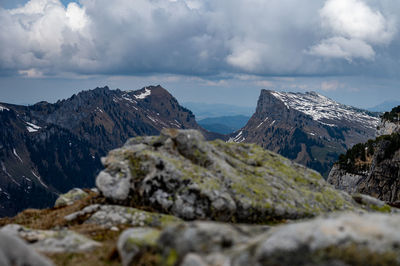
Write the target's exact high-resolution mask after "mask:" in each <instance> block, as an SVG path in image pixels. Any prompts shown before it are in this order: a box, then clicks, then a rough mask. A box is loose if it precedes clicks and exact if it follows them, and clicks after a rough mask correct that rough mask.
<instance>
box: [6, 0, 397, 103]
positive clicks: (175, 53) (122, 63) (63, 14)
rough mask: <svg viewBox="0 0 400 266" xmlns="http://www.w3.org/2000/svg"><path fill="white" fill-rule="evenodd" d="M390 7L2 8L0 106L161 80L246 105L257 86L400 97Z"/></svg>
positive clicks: (146, 0)
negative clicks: (6, 103) (7, 103)
mask: <svg viewBox="0 0 400 266" xmlns="http://www.w3.org/2000/svg"><path fill="white" fill-rule="evenodd" d="M399 29H400V1H398V0H306V1H295V0H268V1H265V0H134V1H132V0H113V1H110V0H79V1H67V0H63V1H59V0H30V1H26V0H0V102H10V103H17V104H33V103H35V102H38V101H42V100H46V101H49V102H55V101H56V100H58V99H63V98H68V97H70V96H71V95H72V94H74V93H77V92H79V91H81V90H87V89H93V88H95V87H98V86H105V85H108V86H109V87H110V88H112V89H116V88H120V89H123V90H125V89H140V88H142V87H144V86H147V85H157V84H160V85H162V86H163V87H165V88H166V89H167V90H169V91H170V92H171V93H172V94H173V95H174V96H175V97H176V98H177V99H178V100H179V101H180V102H189V101H190V102H205V103H225V104H233V105H240V106H255V105H256V103H257V99H258V96H259V94H260V90H261V89H273V90H279V91H299V92H305V91H316V92H319V93H321V94H323V95H325V96H328V97H330V98H333V99H335V100H337V101H339V102H341V103H345V104H350V105H353V106H357V107H363V108H366V107H371V106H374V105H377V104H379V103H381V102H383V101H386V100H400V93H399V87H398V85H399V81H400V77H399V73H400V32H399Z"/></svg>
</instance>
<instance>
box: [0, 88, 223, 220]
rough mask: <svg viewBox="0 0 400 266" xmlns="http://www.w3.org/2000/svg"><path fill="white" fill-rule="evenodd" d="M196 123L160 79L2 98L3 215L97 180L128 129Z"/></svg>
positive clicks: (135, 132)
mask: <svg viewBox="0 0 400 266" xmlns="http://www.w3.org/2000/svg"><path fill="white" fill-rule="evenodd" d="M165 127H166V128H179V129H186V128H194V129H198V130H200V131H201V132H203V134H204V135H205V136H206V137H207V138H217V137H222V136H221V135H219V134H213V133H210V132H208V131H206V130H204V129H202V128H201V127H200V126H199V125H198V124H197V123H196V121H195V118H194V115H193V114H192V112H191V111H189V110H187V109H185V108H184V107H182V106H180V105H179V103H178V101H177V100H176V99H175V98H174V97H173V96H172V95H171V94H169V93H168V92H167V91H166V90H165V89H164V88H162V87H161V86H150V87H146V88H143V89H141V90H137V91H121V90H110V89H109V88H108V87H104V88H96V89H94V90H89V91H83V92H81V93H79V94H77V95H73V96H72V97H71V98H69V99H67V100H62V101H58V102H57V103H55V104H50V103H47V102H40V103H37V104H35V105H33V106H18V105H10V104H3V103H2V104H0V199H1V201H0V216H4V215H13V214H15V213H16V212H18V211H20V210H22V209H24V208H26V207H37V208H38V207H45V206H49V205H51V204H52V202H54V200H55V197H56V194H58V193H62V192H66V191H68V190H69V189H71V188H74V187H92V186H94V180H95V176H96V174H97V173H98V172H99V171H100V169H101V164H100V157H101V156H104V155H106V153H107V152H108V151H109V150H110V149H113V148H116V147H118V146H121V145H122V144H123V143H125V141H126V140H127V139H128V138H129V137H133V136H142V135H158V134H159V132H160V131H161V130H162V128H165Z"/></svg>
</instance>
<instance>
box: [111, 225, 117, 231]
mask: <svg viewBox="0 0 400 266" xmlns="http://www.w3.org/2000/svg"><path fill="white" fill-rule="evenodd" d="M110 230H111V231H114V232H118V231H119V228H118V227H116V226H112V227H111V228H110Z"/></svg>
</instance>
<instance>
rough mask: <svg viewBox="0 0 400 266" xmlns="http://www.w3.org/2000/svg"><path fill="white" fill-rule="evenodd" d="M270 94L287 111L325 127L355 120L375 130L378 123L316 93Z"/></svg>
mask: <svg viewBox="0 0 400 266" xmlns="http://www.w3.org/2000/svg"><path fill="white" fill-rule="evenodd" d="M271 94H272V95H273V96H274V97H275V98H277V99H279V100H280V101H282V102H283V103H284V104H285V106H286V107H287V108H288V109H289V108H292V109H295V110H298V111H300V112H302V113H305V114H307V115H310V116H311V117H312V118H313V119H314V120H316V121H318V122H320V123H322V124H324V125H327V126H331V127H332V126H335V124H334V123H327V121H338V120H347V121H354V120H357V121H359V122H361V123H362V124H364V126H366V127H369V128H376V127H377V125H378V123H379V118H377V117H373V116H370V115H368V114H367V113H366V112H364V111H362V110H359V109H356V108H354V107H351V106H347V105H344V104H340V103H338V102H336V101H334V100H332V99H329V98H327V97H325V96H323V95H320V94H318V93H316V92H306V93H293V92H277V91H271Z"/></svg>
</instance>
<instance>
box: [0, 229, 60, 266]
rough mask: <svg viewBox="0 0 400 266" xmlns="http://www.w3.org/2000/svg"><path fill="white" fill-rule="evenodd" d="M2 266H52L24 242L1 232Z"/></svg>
mask: <svg viewBox="0 0 400 266" xmlns="http://www.w3.org/2000/svg"><path fill="white" fill-rule="evenodd" d="M0 265H2V266H51V265H53V264H52V263H51V262H50V261H49V260H48V259H46V258H45V257H43V256H41V255H39V254H38V253H36V252H35V250H34V249H33V248H31V247H29V246H28V245H27V244H26V243H24V241H23V240H21V239H19V238H18V237H16V236H13V235H10V234H7V233H5V232H2V231H0Z"/></svg>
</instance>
